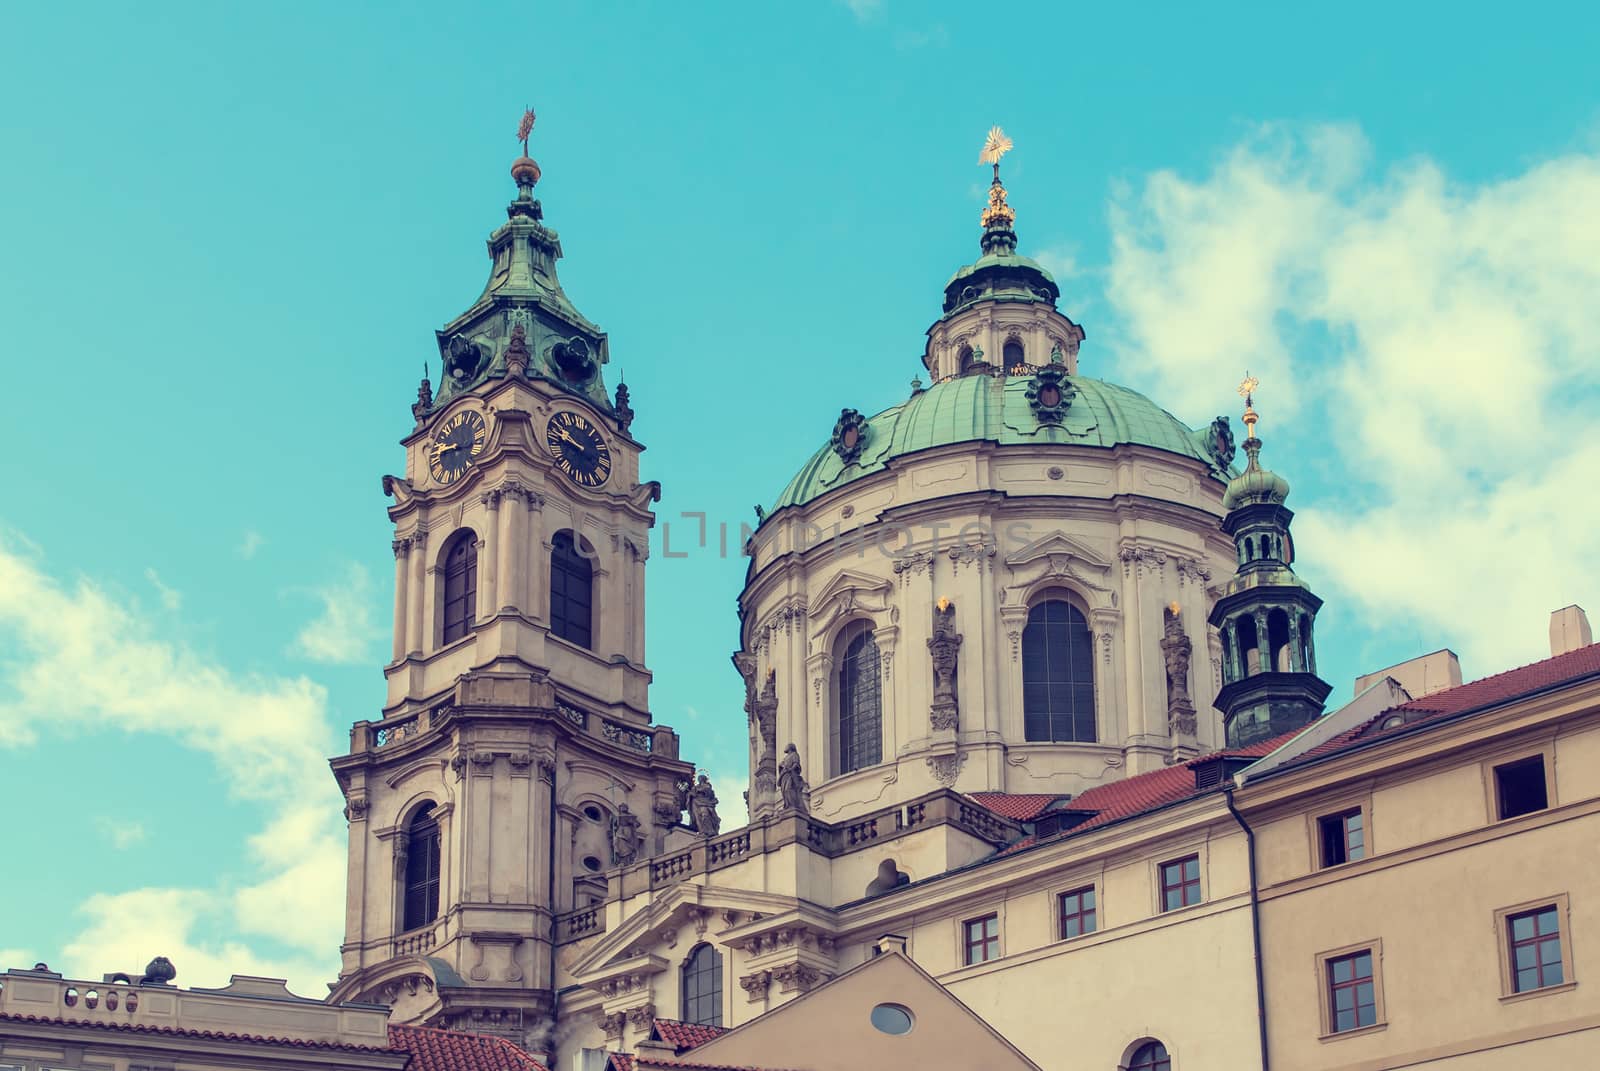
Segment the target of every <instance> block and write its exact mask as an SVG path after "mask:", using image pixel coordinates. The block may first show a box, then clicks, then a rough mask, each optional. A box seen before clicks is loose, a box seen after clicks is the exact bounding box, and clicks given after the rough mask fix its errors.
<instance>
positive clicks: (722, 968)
mask: <svg viewBox="0 0 1600 1071" xmlns="http://www.w3.org/2000/svg"><path fill="white" fill-rule="evenodd" d="M703 949H709V950H710V952H711V955H712V957H713V958H714V961H715V964H716V969H715V970H714V971H709V970H704V969H701V968H698V967H694V968H693V970H692V972H691V967H693V965H694V964H695V962H696V960H697V959H698V958H699V957H700V954H701V951H702V950H703ZM726 973H727V957H726V956H724V955H723V954H722V950H721V949H720V948H718V947H717V946H716V945H714V944H712V943H711V942H710V941H700V942H699V943H697V944H696V945H695V946H694V947H693V948H691V949H689V954H688V955H687V956H684V957H683V965H682V966H681V967H679V968H678V1018H680V1019H682V1020H683V1021H684V1022H686V1023H693V1024H695V1025H696V1026H716V1027H720V1026H722V1025H723V1018H724V1017H723V1004H724V1003H725V1001H726V999H727V986H726V985H724V984H723V983H724V977H723V976H724V975H725V974H726ZM705 975H711V976H713V978H714V980H715V982H716V989H715V996H716V1003H715V1008H716V1020H717V1021H716V1022H714V1023H708V1022H706V1021H705V1020H703V1019H696V1018H694V1017H693V1016H691V1015H690V1014H689V1001H690V995H689V979H690V978H691V977H694V978H697V979H698V978H700V977H702V976H705ZM708 996H709V994H705V993H696V994H695V995H694V999H696V1000H701V1001H704V1000H706V999H707V998H708Z"/></svg>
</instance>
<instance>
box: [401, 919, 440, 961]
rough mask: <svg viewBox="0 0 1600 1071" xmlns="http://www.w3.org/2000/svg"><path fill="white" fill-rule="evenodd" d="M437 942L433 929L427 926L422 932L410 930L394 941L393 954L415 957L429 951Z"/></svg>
mask: <svg viewBox="0 0 1600 1071" xmlns="http://www.w3.org/2000/svg"><path fill="white" fill-rule="evenodd" d="M438 940H439V937H438V934H437V933H435V932H434V927H433V926H429V927H428V928H427V929H424V930H412V931H411V932H410V933H402V934H399V935H398V936H396V937H395V939H394V954H395V955H397V956H417V955H421V954H422V953H424V952H426V951H428V950H429V949H431V948H432V947H433V946H434V945H435V944H436V943H437V942H438Z"/></svg>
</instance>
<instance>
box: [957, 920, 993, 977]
mask: <svg viewBox="0 0 1600 1071" xmlns="http://www.w3.org/2000/svg"><path fill="white" fill-rule="evenodd" d="M961 928H962V932H963V934H964V936H965V938H966V962H967V963H968V964H969V965H970V964H973V963H987V962H989V961H990V960H992V959H999V958H1000V916H999V915H997V914H996V915H985V916H983V917H982V918H978V919H968V920H967V921H966V922H964V923H962V926H961Z"/></svg>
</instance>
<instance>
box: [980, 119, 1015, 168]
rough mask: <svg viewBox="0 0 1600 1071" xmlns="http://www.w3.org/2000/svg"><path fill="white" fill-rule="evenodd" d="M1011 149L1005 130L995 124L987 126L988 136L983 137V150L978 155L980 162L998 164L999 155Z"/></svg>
mask: <svg viewBox="0 0 1600 1071" xmlns="http://www.w3.org/2000/svg"><path fill="white" fill-rule="evenodd" d="M1010 151H1011V139H1010V138H1008V137H1006V132H1005V131H1004V130H1001V129H1000V128H999V127H997V126H992V127H990V128H989V136H988V137H987V138H985V139H984V142H983V152H982V153H981V154H980V155H979V156H978V163H980V164H994V165H995V167H996V168H998V167H999V166H1000V157H1002V156H1004V155H1005V154H1006V153H1008V152H1010Z"/></svg>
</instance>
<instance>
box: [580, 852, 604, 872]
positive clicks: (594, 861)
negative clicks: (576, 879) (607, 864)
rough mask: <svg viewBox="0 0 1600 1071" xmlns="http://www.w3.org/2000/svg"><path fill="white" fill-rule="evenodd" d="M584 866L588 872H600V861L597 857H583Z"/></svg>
mask: <svg viewBox="0 0 1600 1071" xmlns="http://www.w3.org/2000/svg"><path fill="white" fill-rule="evenodd" d="M583 866H584V869H586V870H599V869H600V860H599V858H598V857H596V856H593V855H586V856H584V857H583Z"/></svg>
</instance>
